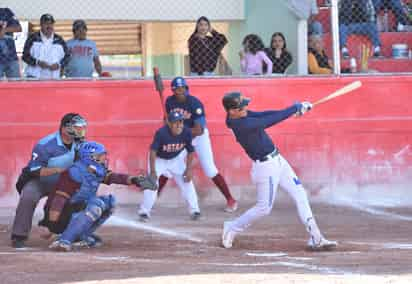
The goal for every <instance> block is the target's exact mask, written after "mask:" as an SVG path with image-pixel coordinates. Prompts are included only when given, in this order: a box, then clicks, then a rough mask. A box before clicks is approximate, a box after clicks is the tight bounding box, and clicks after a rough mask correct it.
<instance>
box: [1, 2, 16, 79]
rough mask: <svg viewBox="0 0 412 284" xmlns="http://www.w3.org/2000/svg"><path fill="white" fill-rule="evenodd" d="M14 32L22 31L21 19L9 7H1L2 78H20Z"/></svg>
mask: <svg viewBox="0 0 412 284" xmlns="http://www.w3.org/2000/svg"><path fill="white" fill-rule="evenodd" d="M14 32H21V25H20V22H19V20H17V18H16V16H15V15H14V13H13V12H12V11H11V10H10V9H9V8H0V78H3V76H4V75H5V76H6V77H7V78H20V70H19V61H18V58H17V52H16V46H15V44H14V39H13V33H14Z"/></svg>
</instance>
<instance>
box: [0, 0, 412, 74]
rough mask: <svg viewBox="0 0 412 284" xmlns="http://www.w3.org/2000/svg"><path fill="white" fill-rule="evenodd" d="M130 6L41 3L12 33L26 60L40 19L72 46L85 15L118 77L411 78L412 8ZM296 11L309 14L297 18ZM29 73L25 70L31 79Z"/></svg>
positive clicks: (311, 0)
mask: <svg viewBox="0 0 412 284" xmlns="http://www.w3.org/2000/svg"><path fill="white" fill-rule="evenodd" d="M182 1H183V2H184V0H181V1H180V2H182ZM11 2H12V1H11ZM41 2H45V1H41ZM126 2H127V3H126ZM126 2H125V6H121V5H120V4H116V5H112V6H111V5H109V4H110V3H109V2H108V1H102V4H101V5H96V3H95V1H91V2H90V3H89V2H88V3H89V4H87V3H85V2H82V3H80V2H79V3H77V2H76V1H75V2H70V4H69V3H68V2H67V5H68V6H67V9H65V8H64V7H65V4H64V3H63V2H59V5H58V7H55V6H56V3H55V2H53V3H54V4H53V5H54V6H53V5H52V6H48V7H46V6H45V5H40V6H41V7H43V8H42V9H44V11H40V10H39V11H37V10H35V11H33V9H29V8H27V5H26V6H24V5H23V6H22V5H20V6H19V5H15V6H16V7H15V8H16V10H17V11H18V13H17V12H15V13H16V17H17V18H18V19H19V20H20V22H21V23H22V24H24V25H25V27H24V29H23V32H22V33H20V34H17V33H15V34H14V37H15V38H16V39H17V41H18V42H17V45H18V49H19V50H18V52H19V55H20V58H21V56H22V47H23V44H22V39H23V40H26V39H27V37H28V36H29V34H30V33H32V32H36V31H39V30H40V29H41V26H40V25H39V18H40V17H38V18H36V17H35V15H37V14H41V13H43V12H44V13H52V14H53V15H54V17H55V19H56V23H55V24H54V28H55V33H57V34H60V35H62V36H63V38H64V40H65V41H68V40H70V39H72V38H73V36H74V35H73V33H72V26H71V25H72V22H73V20H75V19H77V18H78V17H79V16H78V15H81V16H82V18H83V19H85V20H86V23H88V29H87V38H88V39H90V40H92V41H94V42H95V43H96V46H97V49H98V50H99V51H100V58H101V63H102V65H103V71H106V75H107V74H109V75H111V76H112V77H117V78H137V77H142V76H143V77H144V76H151V75H152V73H151V70H152V68H153V67H154V66H158V67H160V70H161V71H162V74H164V75H165V76H176V75H186V76H219V75H226V76H284V75H304V74H305V73H306V74H322V75H327V74H336V73H338V74H339V73H342V74H344V73H387V72H389V73H395V72H412V51H411V48H412V23H411V15H412V0H296V1H292V0H291V1H289V0H279V1H244V3H245V4H244V6H243V8H239V7H238V5H239V3H240V2H243V1H236V0H231V1H227V2H225V1H222V3H223V2H224V4H222V3H220V2H219V1H217V2H216V1H214V2H213V3H212V2H210V3H209V5H208V6H207V10H205V7H203V6H202V5H199V4H198V3H197V4H196V3H195V2H193V1H189V2H188V3H187V4H186V5H185V6H179V7H180V8H179V9H180V10H179V11H181V13H176V11H173V12H170V13H165V11H167V10H168V9H169V8H168V7H169V6H168V4H167V3H166V2H162V1H160V0H157V1H154V2H151V4H150V5H146V4H144V5H143V4H142V5H141V6H139V7H136V6H134V5H133V3H132V2H131V1H126ZM138 2H139V1H138ZM143 2H144V1H143ZM143 2H142V3H143ZM183 2H182V3H183ZM113 3H114V2H113ZM113 3H112V4H113ZM189 3H190V4H189ZM219 3H220V4H219ZM290 3H293V4H294V5H295V8H296V10H299V12H302V11H303V12H302V15H300V14H299V16H296V13H295V14H294V13H293V12H292V11H291V9H290ZM43 4H44V3H43ZM126 4H127V5H126ZM93 5H95V6H94V7H91V6H93ZM153 5H155V6H153ZM156 5H157V6H156ZM53 7H54V8H53ZM107 7H110V9H108V8H107ZM125 7H126V9H124V8H125ZM10 8H11V9H12V10H13V5H10ZM63 8H64V9H63ZM92 8H93V9H94V10H93V12H90V13H88V12H86V11H88V10H91V9H92ZM37 9H39V8H37ZM53 9H54V10H53ZM231 9H233V13H231ZM243 9H244V10H243ZM334 9H336V19H334V18H333V16H332V15H334V12H333V11H334ZM63 10H66V12H67V13H63V12H62V11H63ZM99 10H104V11H105V12H102V13H99ZM126 10H127V11H126ZM26 11H27V12H26ZM54 11H58V12H55V13H54ZM70 11H72V12H70ZM74 11H81V13H75V12H74ZM108 11H110V13H109V12H108ZM130 11H134V12H133V13H132V14H133V15H138V16H136V17H138V19H133V15H132V14H131V13H130ZM204 11H208V12H207V13H206V14H204ZM19 13H20V14H22V15H19ZM36 13H37V14H36ZM63 15H64V16H63ZM122 15H124V17H122ZM203 15H204V16H203ZM334 20H336V23H337V25H334V24H333V23H334ZM302 23H304V28H302ZM1 42H2V39H1V38H0V48H1V47H2V46H4V45H2V44H1ZM23 42H24V41H23ZM71 50H72V52H73V47H72V49H71ZM77 50H79V49H77ZM3 51H4V50H3ZM0 52H2V51H1V50H0ZM88 60H90V57H89V58H88ZM24 69H25V64H22V62H21V73H22V75H23V77H24V71H25V70H24ZM2 75H3V74H1V75H0V76H2ZM94 76H97V73H96V72H95V73H94Z"/></svg>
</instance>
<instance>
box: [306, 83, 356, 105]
mask: <svg viewBox="0 0 412 284" xmlns="http://www.w3.org/2000/svg"><path fill="white" fill-rule="evenodd" d="M361 86H362V82H361V81H355V82H352V83H350V84H349V85H346V86H344V87H342V88H340V89H338V90H336V91H334V92H333V93H332V94H330V95H328V96H326V97H324V98H322V99H320V100H318V101H316V102H314V103H313V105H314V106H315V105H319V104H323V103H325V102H327V101H330V100H332V99H334V98H337V97H340V96H343V95H345V94H347V93H349V92H352V91H354V90H356V89H358V88H360V87H361Z"/></svg>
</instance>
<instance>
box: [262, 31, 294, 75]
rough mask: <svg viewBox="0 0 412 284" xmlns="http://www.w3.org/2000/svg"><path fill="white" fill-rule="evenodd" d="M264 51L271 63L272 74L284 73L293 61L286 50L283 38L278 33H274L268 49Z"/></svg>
mask: <svg viewBox="0 0 412 284" xmlns="http://www.w3.org/2000/svg"><path fill="white" fill-rule="evenodd" d="M265 51H266V54H267V56H268V57H269V58H270V60H271V61H272V63H273V68H272V73H281V74H283V73H285V71H286V69H287V68H288V67H289V65H290V64H291V63H292V61H293V58H292V54H290V52H289V51H288V50H287V49H286V39H285V36H284V35H283V34H282V33H279V32H276V33H274V34H273V35H272V38H271V41H270V47H269V48H267V49H266V50H265Z"/></svg>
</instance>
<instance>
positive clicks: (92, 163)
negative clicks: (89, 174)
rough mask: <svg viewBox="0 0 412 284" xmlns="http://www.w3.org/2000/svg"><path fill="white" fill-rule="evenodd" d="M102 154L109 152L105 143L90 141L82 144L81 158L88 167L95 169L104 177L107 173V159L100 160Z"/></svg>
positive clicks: (80, 149) (97, 173)
mask: <svg viewBox="0 0 412 284" xmlns="http://www.w3.org/2000/svg"><path fill="white" fill-rule="evenodd" d="M102 154H107V151H106V148H105V147H104V145H103V144H100V143H97V142H94V141H88V142H84V143H82V144H81V145H80V148H79V159H80V161H81V162H82V163H83V164H85V165H86V166H87V167H91V168H93V169H94V170H95V172H96V175H97V176H101V177H104V176H105V175H106V173H107V160H106V159H104V160H100V156H101V155H102Z"/></svg>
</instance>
